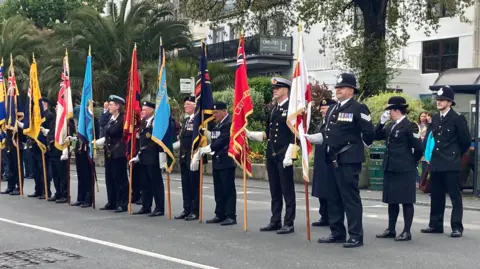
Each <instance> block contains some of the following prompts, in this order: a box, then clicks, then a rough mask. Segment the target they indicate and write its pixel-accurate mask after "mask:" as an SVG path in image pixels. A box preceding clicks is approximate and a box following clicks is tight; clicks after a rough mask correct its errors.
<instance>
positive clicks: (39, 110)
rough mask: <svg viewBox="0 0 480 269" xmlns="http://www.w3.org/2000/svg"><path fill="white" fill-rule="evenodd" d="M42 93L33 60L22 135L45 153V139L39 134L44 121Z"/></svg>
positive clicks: (35, 64)
mask: <svg viewBox="0 0 480 269" xmlns="http://www.w3.org/2000/svg"><path fill="white" fill-rule="evenodd" d="M41 99H42V93H41V92H40V86H39V85H38V72H37V63H36V61H35V58H33V61H32V64H31V65H30V83H29V87H28V93H27V102H26V103H25V119H24V121H23V133H24V134H25V135H27V136H29V137H31V138H32V139H33V140H35V142H37V145H38V147H39V148H40V150H41V151H42V152H46V151H47V146H46V144H47V138H46V137H45V136H44V135H43V134H42V133H41V132H40V128H41V126H42V123H43V122H44V121H45V117H44V115H43V114H44V113H43V106H42V103H41Z"/></svg>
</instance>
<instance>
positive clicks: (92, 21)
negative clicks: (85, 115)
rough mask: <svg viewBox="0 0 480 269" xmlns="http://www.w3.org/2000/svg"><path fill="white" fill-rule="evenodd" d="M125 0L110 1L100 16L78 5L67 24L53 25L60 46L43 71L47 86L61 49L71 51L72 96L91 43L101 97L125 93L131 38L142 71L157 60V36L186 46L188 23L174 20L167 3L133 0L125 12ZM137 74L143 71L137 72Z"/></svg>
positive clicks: (54, 80)
mask: <svg viewBox="0 0 480 269" xmlns="http://www.w3.org/2000/svg"><path fill="white" fill-rule="evenodd" d="M127 3H128V0H124V1H122V2H121V5H120V8H117V7H116V6H115V5H113V4H111V3H109V6H108V8H109V10H110V12H109V13H110V14H109V15H108V16H102V15H101V14H100V13H99V12H98V11H96V10H95V9H93V8H91V7H88V6H82V7H80V8H78V9H76V10H75V11H73V12H72V13H71V14H70V15H69V17H68V24H63V25H58V26H57V27H56V28H55V32H56V33H55V36H54V38H53V39H52V45H51V47H58V48H59V49H56V50H54V51H52V57H50V60H49V62H48V64H47V68H46V69H45V71H44V73H43V78H44V79H43V83H44V87H45V88H48V89H50V91H53V92H56V91H57V89H58V85H59V83H60V73H61V69H62V57H63V55H64V53H65V48H68V51H69V61H70V79H71V85H72V88H73V92H74V96H75V95H76V96H79V95H80V93H81V87H82V86H81V85H82V84H83V76H84V69H85V67H84V66H85V58H86V56H87V51H88V47H89V45H91V48H92V57H93V87H94V89H93V90H94V97H95V99H96V100H105V99H106V97H107V96H108V95H109V94H119V95H121V96H122V95H125V92H126V86H127V80H128V73H129V70H130V62H131V60H130V59H131V53H132V50H133V47H134V44H135V43H136V44H137V58H138V60H139V67H140V71H142V70H143V69H142V66H143V64H144V63H146V62H151V61H156V60H157V59H158V54H159V50H158V48H159V44H160V37H162V39H163V44H164V47H165V49H167V50H171V49H175V48H183V47H188V45H189V43H190V32H189V28H188V23H187V22H185V21H183V20H179V19H176V18H175V17H174V16H173V9H172V7H171V6H169V5H155V4H152V1H147V0H143V1H135V4H134V5H133V6H132V7H131V8H130V10H129V11H128V12H127V7H128V5H127ZM140 77H145V76H144V75H143V74H142V73H140ZM147 77H148V76H147ZM155 79H156V78H155ZM146 84H148V83H147V81H145V80H143V84H142V86H145V85H146Z"/></svg>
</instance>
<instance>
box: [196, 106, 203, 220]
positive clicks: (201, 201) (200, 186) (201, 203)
mask: <svg viewBox="0 0 480 269" xmlns="http://www.w3.org/2000/svg"><path fill="white" fill-rule="evenodd" d="M202 127H203V110H202V121H201V124H200V128H202ZM202 139H203V137H202ZM200 142H201V140H200V141H199V146H198V150H200ZM198 150H197V152H198ZM199 162H200V168H199V170H200V171H199V172H200V183H199V185H198V189H199V190H198V191H199V197H198V201H199V206H198V223H202V215H203V214H202V213H203V156H201V155H200V161H199Z"/></svg>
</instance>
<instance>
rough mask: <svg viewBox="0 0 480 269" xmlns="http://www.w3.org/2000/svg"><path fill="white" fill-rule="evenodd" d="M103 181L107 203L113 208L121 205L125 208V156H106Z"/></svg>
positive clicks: (126, 191)
mask: <svg viewBox="0 0 480 269" xmlns="http://www.w3.org/2000/svg"><path fill="white" fill-rule="evenodd" d="M105 181H106V182H105V183H106V185H107V199H108V204H109V205H110V206H111V207H114V208H118V207H121V208H123V209H127V205H128V177H127V158H125V157H122V158H118V159H110V158H107V159H106V160H105Z"/></svg>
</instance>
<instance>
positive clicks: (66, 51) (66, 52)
mask: <svg viewBox="0 0 480 269" xmlns="http://www.w3.org/2000/svg"><path fill="white" fill-rule="evenodd" d="M65 56H68V49H67V48H65Z"/></svg>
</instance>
